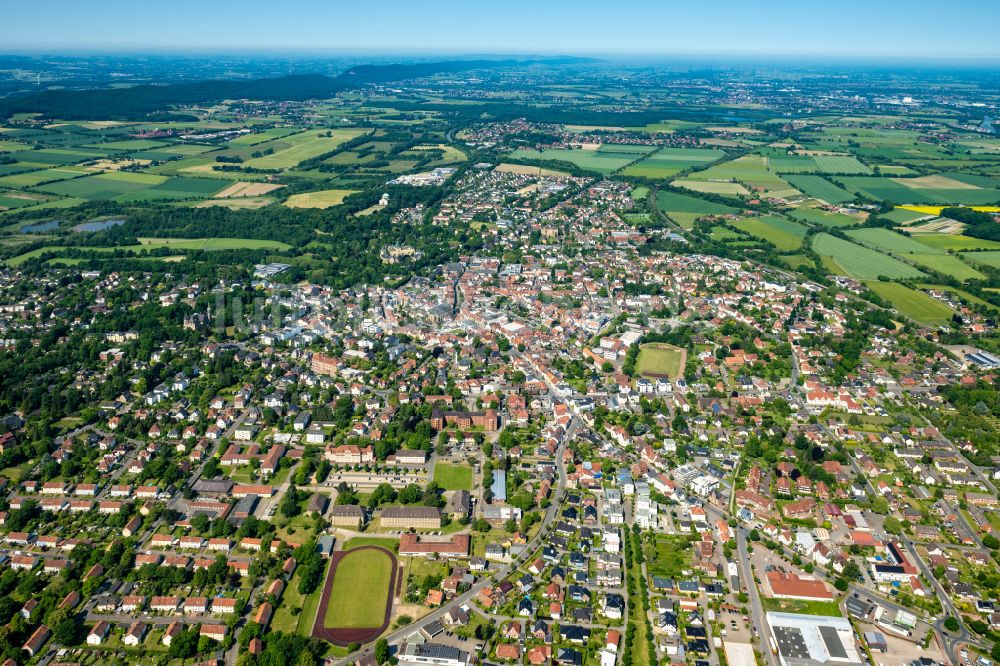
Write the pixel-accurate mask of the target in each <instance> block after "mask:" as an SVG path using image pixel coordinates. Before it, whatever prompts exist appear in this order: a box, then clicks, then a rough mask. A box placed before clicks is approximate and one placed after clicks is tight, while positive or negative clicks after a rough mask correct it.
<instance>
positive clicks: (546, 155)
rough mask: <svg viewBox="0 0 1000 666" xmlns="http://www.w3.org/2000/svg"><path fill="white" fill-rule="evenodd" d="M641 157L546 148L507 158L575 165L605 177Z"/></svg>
mask: <svg viewBox="0 0 1000 666" xmlns="http://www.w3.org/2000/svg"><path fill="white" fill-rule="evenodd" d="M640 157H642V155H641V154H635V153H628V154H626V153H612V152H604V151H600V150H579V149H573V150H570V149H566V148H547V149H545V150H532V149H526V148H522V149H520V150H515V151H514V152H513V153H511V154H510V155H508V156H507V159H511V160H533V161H534V160H540V161H546V160H558V161H561V162H569V163H570V164H575V165H576V166H578V167H580V168H581V169H586V170H587V171H593V172H595V173H599V174H601V175H607V174H609V173H611V172H613V171H618V170H619V169H621V168H622V167H623V166H625V165H626V164H629V163H630V162H634V161H635V160H637V159H639V158H640Z"/></svg>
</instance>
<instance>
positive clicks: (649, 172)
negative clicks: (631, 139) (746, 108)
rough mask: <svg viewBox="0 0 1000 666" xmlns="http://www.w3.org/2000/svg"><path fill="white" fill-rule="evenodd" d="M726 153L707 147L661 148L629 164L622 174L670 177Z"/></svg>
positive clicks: (712, 160) (641, 176)
mask: <svg viewBox="0 0 1000 666" xmlns="http://www.w3.org/2000/svg"><path fill="white" fill-rule="evenodd" d="M725 156H726V154H725V153H724V152H722V151H721V150H714V149H709V148H661V149H660V150H658V151H657V152H655V153H653V154H651V155H650V156H649V157H647V158H645V159H644V160H642V161H641V162H637V163H635V164H632V165H630V166H629V167H628V168H626V169H625V170H624V171H622V175H624V176H636V177H639V178H670V177H671V176H674V175H675V174H677V173H679V172H681V171H683V170H684V169H689V168H691V167H693V166H697V165H699V164H706V163H708V162H714V161H715V160H719V159H722V158H723V157H725Z"/></svg>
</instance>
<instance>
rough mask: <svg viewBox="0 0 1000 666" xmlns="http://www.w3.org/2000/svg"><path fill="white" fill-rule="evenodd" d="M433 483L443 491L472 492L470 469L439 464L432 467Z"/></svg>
mask: <svg viewBox="0 0 1000 666" xmlns="http://www.w3.org/2000/svg"><path fill="white" fill-rule="evenodd" d="M434 481H435V482H436V483H437V484H438V485H439V486H441V487H442V488H443V489H444V490H472V468H471V467H469V466H468V465H466V464H464V463H462V464H458V465H453V464H451V463H442V462H439V463H437V464H436V465H434Z"/></svg>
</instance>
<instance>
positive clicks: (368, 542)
mask: <svg viewBox="0 0 1000 666" xmlns="http://www.w3.org/2000/svg"><path fill="white" fill-rule="evenodd" d="M358 546H382V547H383V548H385V549H387V550H391V551H393V552H394V553H398V552H399V539H398V538H397V537H389V536H387V537H374V536H372V537H354V538H353V539H348V540H347V541H345V542H344V550H351V549H353V548H357V547H358Z"/></svg>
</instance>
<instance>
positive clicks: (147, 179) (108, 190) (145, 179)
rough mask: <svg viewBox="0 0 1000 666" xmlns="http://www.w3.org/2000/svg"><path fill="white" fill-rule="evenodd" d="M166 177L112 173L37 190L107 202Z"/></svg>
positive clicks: (148, 186)
mask: <svg viewBox="0 0 1000 666" xmlns="http://www.w3.org/2000/svg"><path fill="white" fill-rule="evenodd" d="M166 180H167V179H166V177H165V176H154V175H151V174H148V173H132V172H128V171H110V172H108V173H101V174H97V175H96V176H86V177H84V178H74V179H73V180H66V181H62V182H59V183H52V184H50V185H42V186H40V187H37V188H35V189H36V190H37V191H39V192H46V193H48V194H59V195H62V196H67V197H80V198H81V199H90V200H91V201H107V200H109V199H114V198H116V197H120V196H122V195H125V194H130V193H132V192H138V191H139V190H145V189H148V188H151V187H153V186H155V185H159V184H160V183H163V182H165V181H166Z"/></svg>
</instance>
